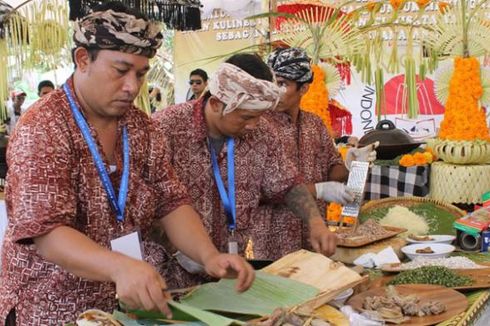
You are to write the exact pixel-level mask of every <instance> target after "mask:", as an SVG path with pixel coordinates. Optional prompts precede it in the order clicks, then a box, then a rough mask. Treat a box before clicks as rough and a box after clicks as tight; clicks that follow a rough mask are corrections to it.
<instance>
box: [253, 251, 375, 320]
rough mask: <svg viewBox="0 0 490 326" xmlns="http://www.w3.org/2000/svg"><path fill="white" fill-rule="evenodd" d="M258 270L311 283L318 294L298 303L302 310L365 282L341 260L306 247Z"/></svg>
mask: <svg viewBox="0 0 490 326" xmlns="http://www.w3.org/2000/svg"><path fill="white" fill-rule="evenodd" d="M262 271H264V272H266V273H270V274H273V275H279V276H283V277H287V278H290V279H293V280H295V281H298V282H303V283H306V284H308V285H311V286H314V287H316V288H317V289H319V290H320V291H321V293H320V294H319V295H318V296H317V297H316V298H315V299H313V300H312V301H310V302H307V303H305V304H304V305H301V307H302V308H304V309H302V312H305V313H311V312H312V311H313V309H316V308H318V307H320V306H322V305H324V304H325V303H327V302H329V301H331V300H332V299H333V298H335V297H336V296H337V295H339V294H340V293H342V292H343V291H345V290H347V289H350V288H353V287H354V286H356V285H358V284H360V283H362V282H365V281H366V280H367V277H362V276H361V275H359V274H358V273H356V272H355V271H353V270H352V269H350V268H347V267H345V266H344V264H342V263H338V262H335V261H333V260H331V259H329V258H327V257H325V256H324V255H321V254H317V253H313V252H310V251H307V250H299V251H296V252H293V253H291V254H289V255H286V256H284V257H282V258H281V259H279V260H278V261H276V262H274V263H273V264H271V265H269V266H267V267H265V268H263V269H262Z"/></svg>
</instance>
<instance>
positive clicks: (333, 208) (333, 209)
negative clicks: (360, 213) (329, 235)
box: [327, 203, 356, 224]
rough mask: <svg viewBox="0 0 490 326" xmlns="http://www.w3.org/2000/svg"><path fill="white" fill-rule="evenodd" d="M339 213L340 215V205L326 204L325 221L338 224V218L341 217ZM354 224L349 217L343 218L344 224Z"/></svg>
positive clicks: (353, 220)
mask: <svg viewBox="0 0 490 326" xmlns="http://www.w3.org/2000/svg"><path fill="white" fill-rule="evenodd" d="M341 213H342V205H340V204H337V203H330V204H328V208H327V221H331V222H340V217H341V215H342V214H341ZM355 222H356V220H355V218H353V217H349V216H345V217H344V223H348V224H354V223H355Z"/></svg>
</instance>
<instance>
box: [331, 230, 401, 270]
mask: <svg viewBox="0 0 490 326" xmlns="http://www.w3.org/2000/svg"><path fill="white" fill-rule="evenodd" d="M406 244H407V240H406V239H405V238H403V237H401V236H396V237H393V238H389V239H386V240H381V241H379V242H376V243H373V244H370V245H367V246H364V247H360V248H346V247H337V249H336V250H335V255H333V256H332V257H330V258H331V259H333V260H336V261H340V262H343V263H345V264H352V263H353V262H354V260H356V259H357V258H358V257H359V256H361V255H364V254H367V253H369V252H373V253H378V252H380V251H381V250H383V249H385V248H386V247H388V246H391V247H392V248H393V250H394V251H395V253H396V255H397V256H398V257H399V258H403V253H402V252H401V248H402V247H404V246H406Z"/></svg>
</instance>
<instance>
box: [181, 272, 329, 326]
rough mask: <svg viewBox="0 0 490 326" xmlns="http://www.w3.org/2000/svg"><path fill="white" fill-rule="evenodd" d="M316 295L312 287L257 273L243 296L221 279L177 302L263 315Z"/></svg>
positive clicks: (227, 281) (229, 282)
mask: <svg viewBox="0 0 490 326" xmlns="http://www.w3.org/2000/svg"><path fill="white" fill-rule="evenodd" d="M319 292H320V291H319V290H318V289H316V288H314V287H313V286H310V285H307V284H304V283H300V282H297V281H294V280H291V279H288V278H285V277H281V276H275V275H270V274H267V273H264V272H260V271H258V272H257V273H256V278H255V282H254V284H253V285H252V287H251V288H250V289H249V290H248V291H246V292H244V293H238V292H236V290H235V280H224V279H223V280H221V281H219V282H217V283H208V284H204V285H202V286H200V287H199V288H198V289H196V290H195V291H193V292H191V293H189V295H188V296H186V297H185V298H183V299H182V300H181V301H182V303H183V304H186V305H189V306H193V307H195V308H200V309H203V310H210V311H216V312H227V313H236V314H241V315H252V316H265V315H270V314H271V313H272V312H273V311H274V310H275V309H276V308H280V307H281V308H291V307H294V306H296V305H299V304H301V303H304V302H307V301H309V300H311V299H313V298H315V296H316V295H317V294H318V293H319Z"/></svg>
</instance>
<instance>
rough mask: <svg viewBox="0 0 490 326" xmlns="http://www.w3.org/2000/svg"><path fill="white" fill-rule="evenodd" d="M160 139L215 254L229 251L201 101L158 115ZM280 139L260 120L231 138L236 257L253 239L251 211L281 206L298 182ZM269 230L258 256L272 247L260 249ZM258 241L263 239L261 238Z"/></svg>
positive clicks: (221, 158)
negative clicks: (261, 204) (263, 205)
mask: <svg viewBox="0 0 490 326" xmlns="http://www.w3.org/2000/svg"><path fill="white" fill-rule="evenodd" d="M153 118H154V120H155V121H156V122H157V123H158V124H159V125H160V127H161V132H162V137H161V138H162V141H166V142H167V146H168V150H166V151H165V152H166V153H167V154H168V155H169V156H168V158H167V160H169V161H170V162H171V164H172V165H173V166H174V168H175V171H176V173H177V175H178V176H179V179H180V180H181V181H182V182H183V183H184V184H185V186H186V187H187V189H188V193H189V195H190V197H191V199H192V201H193V205H194V207H195V208H196V210H197V211H198V212H199V213H200V214H201V216H202V221H203V223H204V226H205V227H206V229H207V231H208V233H209V234H210V236H211V238H212V240H213V242H214V244H215V245H216V246H217V248H218V250H220V251H224V252H226V251H227V250H228V247H227V245H228V240H229V232H228V228H227V217H226V215H225V212H224V208H223V205H222V202H221V199H220V196H219V193H218V189H217V187H216V183H215V179H214V176H213V169H212V164H211V156H210V150H209V145H208V138H207V127H206V122H205V119H204V108H203V99H200V100H197V101H190V102H186V103H183V104H179V105H176V106H174V107H170V108H167V109H164V110H163V111H160V112H157V113H155V114H154V115H153ZM279 145H280V144H279V140H278V139H277V137H276V134H275V132H274V130H272V129H271V126H270V125H269V123H268V122H267V121H265V120H263V119H261V120H260V121H259V123H258V126H257V128H256V129H255V130H254V131H252V132H249V133H248V134H246V135H245V136H243V137H241V138H236V139H235V156H234V157H235V185H236V216H237V225H236V236H237V239H238V247H239V253H240V254H243V252H244V249H245V246H246V243H247V242H248V240H249V239H250V238H251V237H252V233H251V231H252V229H253V225H254V224H255V223H256V221H254V220H253V219H252V217H251V212H252V210H254V209H256V208H257V207H258V206H259V202H269V203H282V202H283V200H284V196H285V194H286V193H287V192H288V191H289V190H290V189H291V188H293V187H294V186H296V185H298V184H300V183H301V182H302V178H301V177H300V176H299V174H298V172H297V170H296V168H295V167H294V166H293V165H292V163H291V161H289V160H288V159H287V158H286V157H285V156H284V153H283V152H282V151H281V150H280V149H279ZM226 156H227V146H226V142H225V144H224V146H223V149H222V150H221V152H220V153H219V155H218V164H219V167H220V173H221V177H222V180H223V183H224V184H225V187H226V189H228V182H227V159H226ZM269 232H270V230H262V231H261V234H260V235H258V234H257V235H256V236H259V239H258V240H257V241H258V242H257V244H256V245H255V251H256V252H258V253H260V254H261V255H263V254H265V252H267V251H271V252H274V250H276V247H275V246H274V245H271V246H270V247H264V246H263V245H262V244H263V243H265V241H264V240H265V238H266V237H268V236H269ZM260 237H262V238H260Z"/></svg>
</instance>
